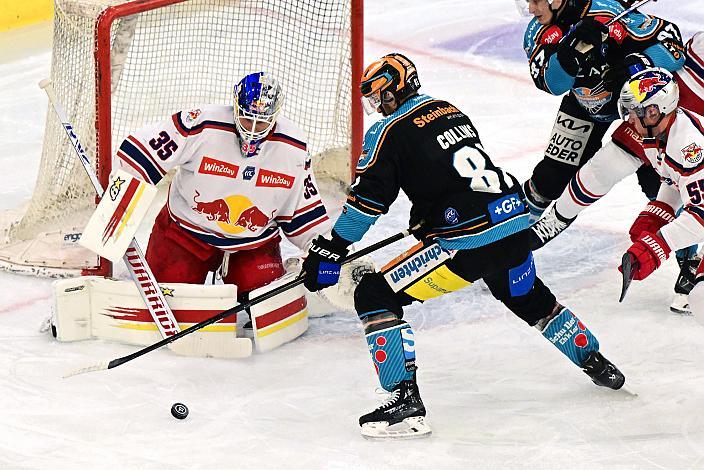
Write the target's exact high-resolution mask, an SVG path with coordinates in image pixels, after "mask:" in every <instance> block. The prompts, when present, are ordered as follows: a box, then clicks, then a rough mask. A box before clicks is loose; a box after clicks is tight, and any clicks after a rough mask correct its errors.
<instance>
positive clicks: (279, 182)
mask: <svg viewBox="0 0 704 470" xmlns="http://www.w3.org/2000/svg"><path fill="white" fill-rule="evenodd" d="M294 179H295V178H294V177H293V176H289V175H285V174H283V173H276V172H275V171H269V170H259V177H258V178H257V184H256V186H264V187H267V188H286V189H291V187H293V181H294Z"/></svg>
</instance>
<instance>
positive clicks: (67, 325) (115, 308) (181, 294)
mask: <svg viewBox="0 0 704 470" xmlns="http://www.w3.org/2000/svg"><path fill="white" fill-rule="evenodd" d="M53 287H54V309H53V313H52V315H53V324H54V326H55V328H56V338H57V339H58V340H59V341H79V340H85V339H91V338H96V339H105V340H110V341H116V342H119V343H126V344H134V345H138V346H147V345H150V344H152V343H154V342H156V341H159V340H160V339H161V336H160V335H159V332H158V330H157V327H156V324H154V321H153V320H152V318H151V315H150V314H149V311H148V310H147V308H146V305H145V304H144V300H143V299H142V297H141V296H140V294H139V291H138V289H137V286H136V285H135V284H134V283H132V282H128V281H118V280H115V279H106V278H102V277H98V276H85V277H80V278H75V279H63V280H59V281H55V282H54V284H53ZM160 287H161V289H162V292H163V293H164V296H165V298H166V300H167V301H168V303H169V306H170V307H171V309H172V311H173V313H174V316H175V317H176V320H177V321H178V323H179V326H180V327H181V329H185V328H188V327H190V326H192V325H193V324H195V323H199V322H201V321H203V320H205V319H207V318H210V317H212V316H214V315H217V314H218V313H220V312H221V311H223V310H227V309H229V308H231V307H234V306H235V305H236V302H237V301H236V296H237V289H236V287H235V286H232V285H216V286H200V285H193V284H168V285H166V284H162V285H160ZM199 333H201V334H203V335H205V337H207V338H209V339H213V340H215V339H216V338H219V337H220V336H224V337H225V338H226V339H225V340H227V341H232V340H234V338H235V333H236V320H235V318H234V316H231V317H227V318H225V319H223V320H221V321H220V322H217V323H214V324H213V325H210V326H207V327H206V328H204V329H203V330H201V332H199ZM218 340H219V339H218Z"/></svg>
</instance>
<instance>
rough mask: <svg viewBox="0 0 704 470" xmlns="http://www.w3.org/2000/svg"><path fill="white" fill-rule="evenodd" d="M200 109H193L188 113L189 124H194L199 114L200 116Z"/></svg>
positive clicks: (187, 120)
mask: <svg viewBox="0 0 704 470" xmlns="http://www.w3.org/2000/svg"><path fill="white" fill-rule="evenodd" d="M200 113H201V111H200V109H191V110H190V111H188V113H186V123H187V124H192V123H193V122H194V121H195V120H196V119H198V116H200Z"/></svg>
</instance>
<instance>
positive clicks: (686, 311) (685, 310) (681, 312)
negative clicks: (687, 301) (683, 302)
mask: <svg viewBox="0 0 704 470" xmlns="http://www.w3.org/2000/svg"><path fill="white" fill-rule="evenodd" d="M670 311H671V312H672V313H676V314H678V315H684V316H690V317H691V316H692V311H691V310H690V309H689V305H687V306H686V307H675V306H674V305H672V306H670Z"/></svg>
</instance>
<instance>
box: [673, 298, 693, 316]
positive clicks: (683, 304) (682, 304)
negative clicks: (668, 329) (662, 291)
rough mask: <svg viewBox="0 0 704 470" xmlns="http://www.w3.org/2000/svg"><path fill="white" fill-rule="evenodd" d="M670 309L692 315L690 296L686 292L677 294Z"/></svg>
mask: <svg viewBox="0 0 704 470" xmlns="http://www.w3.org/2000/svg"><path fill="white" fill-rule="evenodd" d="M670 311H671V312H672V313H676V314H678V315H692V310H691V309H690V308H689V298H688V296H686V295H684V294H675V298H674V299H672V303H671V304H670Z"/></svg>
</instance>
